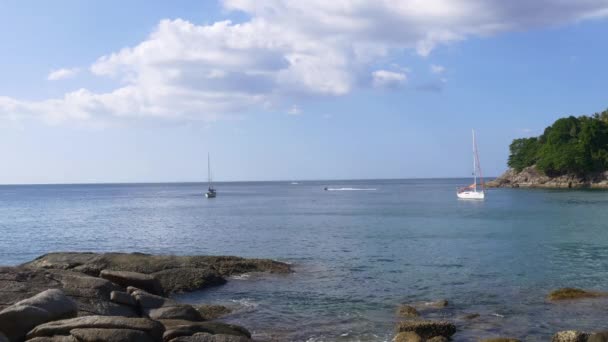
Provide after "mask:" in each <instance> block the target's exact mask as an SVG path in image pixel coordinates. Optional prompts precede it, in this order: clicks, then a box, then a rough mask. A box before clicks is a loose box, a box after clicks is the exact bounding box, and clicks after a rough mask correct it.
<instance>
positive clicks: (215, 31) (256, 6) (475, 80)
mask: <svg viewBox="0 0 608 342" xmlns="http://www.w3.org/2000/svg"><path fill="white" fill-rule="evenodd" d="M0 46H1V49H0V163H1V164H0V165H1V166H0V184H31V183H96V182H166V181H168V182H180V181H203V180H205V179H206V177H207V153H210V154H211V160H212V168H213V174H214V178H215V179H216V180H218V181H239V180H306V179H368V178H436V177H468V176H469V175H470V174H471V171H472V155H471V154H472V153H471V129H475V131H476V134H477V140H478V147H479V155H480V162H481V167H482V170H483V172H484V174H485V175H487V176H497V175H499V174H501V173H502V172H504V171H505V170H506V168H507V165H506V160H507V158H508V154H509V151H508V146H509V144H510V142H511V141H512V139H515V138H519V137H526V136H534V135H538V134H540V133H542V131H543V129H544V128H545V127H546V126H548V125H550V124H551V123H552V122H553V121H555V120H556V119H557V118H559V117H562V116H566V115H583V114H592V113H594V112H598V111H602V110H604V109H606V108H608V85H607V84H606V81H605V80H606V79H608V68H607V67H606V56H607V55H608V0H580V1H569V0H537V1H524V0H513V1H503V0H424V1H422V0H392V1H389V0H378V1H371V0H370V1H363V0H352V1H348V0H340V1H323V0H310V1H298V0H283V1H279V0H219V1H214V0H207V1H202V0H198V1H187V0H176V1H143V0H133V1H128V2H123V1H114V0H106V1H98V2H91V1H80V0H57V1H52V2H51V1H44V2H41V1H30V0H4V1H2V2H0Z"/></svg>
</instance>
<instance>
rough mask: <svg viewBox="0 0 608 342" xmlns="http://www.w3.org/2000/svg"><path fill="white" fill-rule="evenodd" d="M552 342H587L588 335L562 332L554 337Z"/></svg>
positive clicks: (571, 331) (573, 331)
mask: <svg viewBox="0 0 608 342" xmlns="http://www.w3.org/2000/svg"><path fill="white" fill-rule="evenodd" d="M551 341H552V342H585V341H587V334H586V333H583V332H580V331H575V330H566V331H560V332H557V333H555V335H553V338H552V339H551Z"/></svg>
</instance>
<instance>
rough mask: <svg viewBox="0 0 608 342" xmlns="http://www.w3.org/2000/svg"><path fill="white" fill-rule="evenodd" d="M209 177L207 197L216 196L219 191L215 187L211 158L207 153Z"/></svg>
mask: <svg viewBox="0 0 608 342" xmlns="http://www.w3.org/2000/svg"><path fill="white" fill-rule="evenodd" d="M207 177H208V183H209V189H207V192H206V193H205V197H207V198H215V197H216V196H217V191H216V190H215V188H214V187H213V183H212V181H211V158H210V157H209V153H207Z"/></svg>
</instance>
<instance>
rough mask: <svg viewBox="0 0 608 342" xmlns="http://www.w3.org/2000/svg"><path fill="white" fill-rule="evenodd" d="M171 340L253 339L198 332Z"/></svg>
mask: <svg viewBox="0 0 608 342" xmlns="http://www.w3.org/2000/svg"><path fill="white" fill-rule="evenodd" d="M171 342H251V340H250V339H248V338H247V337H244V336H235V335H224V334H218V335H212V334H209V333H196V334H194V335H192V336H181V337H177V338H174V339H172V340H171Z"/></svg>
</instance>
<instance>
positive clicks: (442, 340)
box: [426, 336, 450, 342]
mask: <svg viewBox="0 0 608 342" xmlns="http://www.w3.org/2000/svg"><path fill="white" fill-rule="evenodd" d="M449 340H450V339H449V338H447V337H443V336H435V337H432V338H429V339H428V340H426V342H447V341H449Z"/></svg>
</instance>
